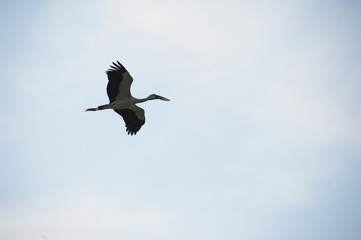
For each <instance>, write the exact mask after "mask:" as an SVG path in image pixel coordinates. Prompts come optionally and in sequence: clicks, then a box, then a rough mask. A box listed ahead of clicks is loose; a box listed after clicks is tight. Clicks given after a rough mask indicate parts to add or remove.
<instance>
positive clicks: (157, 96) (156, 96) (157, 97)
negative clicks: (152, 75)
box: [149, 94, 170, 101]
mask: <svg viewBox="0 0 361 240" xmlns="http://www.w3.org/2000/svg"><path fill="white" fill-rule="evenodd" d="M149 98H150V99H160V100H163V101H170V100H169V99H168V98H165V97H162V96H159V95H157V94H151V95H150V96H149Z"/></svg>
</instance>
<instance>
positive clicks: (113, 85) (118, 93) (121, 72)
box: [106, 61, 133, 103]
mask: <svg viewBox="0 0 361 240" xmlns="http://www.w3.org/2000/svg"><path fill="white" fill-rule="evenodd" d="M106 74H107V75H108V80H109V81H108V85H107V93H108V97H109V102H110V103H112V102H114V101H115V100H120V99H126V98H130V97H131V94H130V86H131V85H132V82H133V78H132V76H130V74H129V73H128V71H127V69H125V67H124V66H123V65H122V64H121V63H120V62H118V61H117V62H116V63H115V62H113V65H111V66H110V69H108V70H107V71H106Z"/></svg>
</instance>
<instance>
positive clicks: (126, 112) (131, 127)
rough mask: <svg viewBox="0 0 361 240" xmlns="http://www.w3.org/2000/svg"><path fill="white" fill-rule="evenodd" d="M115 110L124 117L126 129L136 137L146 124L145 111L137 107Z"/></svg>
mask: <svg viewBox="0 0 361 240" xmlns="http://www.w3.org/2000/svg"><path fill="white" fill-rule="evenodd" d="M113 110H114V111H115V112H116V113H118V114H119V115H120V116H122V117H123V120H124V122H125V127H126V128H127V132H128V134H130V135H133V134H134V135H135V134H136V133H137V132H138V131H139V129H140V128H141V127H142V126H143V124H144V123H145V115H144V110H143V108H140V107H138V106H136V105H133V106H131V107H130V108H125V109H113Z"/></svg>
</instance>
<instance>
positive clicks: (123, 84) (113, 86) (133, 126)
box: [85, 61, 169, 135]
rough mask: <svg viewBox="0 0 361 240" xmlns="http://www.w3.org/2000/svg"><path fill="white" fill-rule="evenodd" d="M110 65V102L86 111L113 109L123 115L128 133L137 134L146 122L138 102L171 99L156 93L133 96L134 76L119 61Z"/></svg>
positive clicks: (107, 72)
mask: <svg viewBox="0 0 361 240" xmlns="http://www.w3.org/2000/svg"><path fill="white" fill-rule="evenodd" d="M110 67H111V68H110V69H109V70H107V71H106V74H107V75H108V80H109V82H108V85H107V94H108V97H109V104H104V105H101V106H98V107H96V108H88V109H87V110H85V111H98V110H104V109H113V110H114V111H115V112H116V113H118V114H119V115H121V116H122V117H123V120H124V122H125V126H126V128H127V132H128V134H130V135H133V134H136V133H137V132H138V131H139V129H140V128H141V127H142V125H143V124H144V123H145V115H144V110H143V109H142V108H140V107H138V106H137V105H136V104H137V103H142V102H146V101H149V100H154V99H160V100H163V101H169V99H167V98H165V97H162V96H159V95H156V94H151V95H149V96H148V97H146V98H135V97H133V96H132V95H131V93H130V87H131V85H132V82H133V78H132V77H131V76H130V74H129V73H128V71H127V70H126V69H125V68H124V66H123V65H122V64H121V63H120V62H118V61H117V63H114V62H113V65H112V66H110Z"/></svg>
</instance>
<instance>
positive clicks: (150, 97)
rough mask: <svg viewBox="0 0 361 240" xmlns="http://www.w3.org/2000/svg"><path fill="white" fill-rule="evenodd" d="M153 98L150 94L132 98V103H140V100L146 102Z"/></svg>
mask: <svg viewBox="0 0 361 240" xmlns="http://www.w3.org/2000/svg"><path fill="white" fill-rule="evenodd" d="M153 99H154V98H153V97H152V95H150V96H148V97H146V98H135V99H134V103H142V102H146V101H149V100H153Z"/></svg>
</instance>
